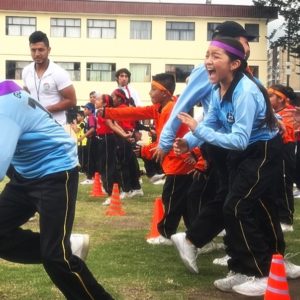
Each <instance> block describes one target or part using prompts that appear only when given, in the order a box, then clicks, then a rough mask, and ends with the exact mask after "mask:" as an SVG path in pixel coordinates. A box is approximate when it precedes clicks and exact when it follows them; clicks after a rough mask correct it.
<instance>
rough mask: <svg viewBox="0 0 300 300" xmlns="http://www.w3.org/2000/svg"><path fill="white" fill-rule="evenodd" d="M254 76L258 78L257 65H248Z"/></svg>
mask: <svg viewBox="0 0 300 300" xmlns="http://www.w3.org/2000/svg"><path fill="white" fill-rule="evenodd" d="M249 68H250V70H251V72H252V74H253V76H254V77H256V78H259V67H258V66H249Z"/></svg>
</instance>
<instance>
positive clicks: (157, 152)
mask: <svg viewBox="0 0 300 300" xmlns="http://www.w3.org/2000/svg"><path fill="white" fill-rule="evenodd" d="M150 151H153V156H152V157H153V159H155V161H156V162H159V163H162V162H163V160H164V158H165V156H166V155H167V153H166V152H164V150H162V149H160V148H158V147H155V148H152V149H151V150H150Z"/></svg>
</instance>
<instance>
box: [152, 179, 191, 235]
mask: <svg viewBox="0 0 300 300" xmlns="http://www.w3.org/2000/svg"><path fill="white" fill-rule="evenodd" d="M191 183H192V175H190V174H185V175H166V182H165V184H164V186H163V192H162V201H163V204H164V216H163V218H162V220H161V221H160V222H159V223H158V224H157V229H158V231H159V233H160V234H161V235H162V236H164V237H166V238H170V237H171V235H172V234H175V233H176V231H177V228H178V225H179V222H180V220H181V217H182V218H183V221H184V224H185V226H186V227H189V226H190V220H191V218H190V216H189V215H188V202H187V201H188V199H187V196H188V189H189V186H190V185H191Z"/></svg>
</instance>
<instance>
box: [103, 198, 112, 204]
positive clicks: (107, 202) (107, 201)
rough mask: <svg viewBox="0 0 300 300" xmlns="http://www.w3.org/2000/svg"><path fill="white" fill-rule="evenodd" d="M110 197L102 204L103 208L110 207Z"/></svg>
mask: <svg viewBox="0 0 300 300" xmlns="http://www.w3.org/2000/svg"><path fill="white" fill-rule="evenodd" d="M110 201H111V199H110V197H108V198H106V199H105V201H104V202H103V203H102V205H103V206H107V205H110Z"/></svg>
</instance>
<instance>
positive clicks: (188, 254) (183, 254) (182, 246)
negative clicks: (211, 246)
mask: <svg viewBox="0 0 300 300" xmlns="http://www.w3.org/2000/svg"><path fill="white" fill-rule="evenodd" d="M171 240H172V241H173V244H174V246H175V248H176V249H177V251H178V252H179V255H180V258H181V260H182V261H183V263H184V265H185V266H186V267H187V268H188V270H189V271H190V272H192V273H199V270H198V266H197V262H196V259H197V248H196V246H194V245H193V244H192V243H190V242H189V241H188V240H187V239H186V234H185V232H179V233H176V234H173V235H172V236H171Z"/></svg>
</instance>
